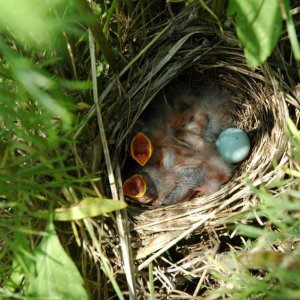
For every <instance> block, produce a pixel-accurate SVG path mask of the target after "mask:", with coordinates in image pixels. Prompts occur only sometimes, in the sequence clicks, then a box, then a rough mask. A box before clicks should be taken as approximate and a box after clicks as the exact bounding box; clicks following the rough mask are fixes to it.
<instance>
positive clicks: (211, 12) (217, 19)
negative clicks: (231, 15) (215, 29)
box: [199, 0, 223, 32]
mask: <svg viewBox="0 0 300 300" xmlns="http://www.w3.org/2000/svg"><path fill="white" fill-rule="evenodd" d="M199 2H200V4H201V6H202V7H203V8H204V9H205V10H207V11H208V13H209V14H210V15H211V16H212V17H213V18H214V19H215V20H216V22H217V23H218V26H219V28H220V31H221V32H223V27H222V24H221V22H220V20H219V18H218V16H217V15H216V14H215V12H214V11H213V10H211V9H210V8H209V7H208V6H207V4H206V3H205V1H204V0H199Z"/></svg>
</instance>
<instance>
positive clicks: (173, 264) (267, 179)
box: [91, 5, 298, 299]
mask: <svg viewBox="0 0 300 300" xmlns="http://www.w3.org/2000/svg"><path fill="white" fill-rule="evenodd" d="M201 20H204V18H202V17H201V13H200V11H199V9H198V6H197V5H193V6H189V7H188V8H187V9H186V11H184V12H183V13H181V14H180V15H178V16H177V17H176V18H175V19H174V20H173V21H172V22H171V23H168V24H164V25H162V27H161V28H160V30H158V31H157V34H156V36H155V37H154V40H153V41H152V42H151V43H150V44H148V45H147V46H146V48H145V49H144V50H142V51H141V52H140V54H139V56H138V58H137V59H135V60H134V61H133V62H132V63H131V64H130V65H129V66H128V68H127V69H126V72H123V73H122V74H121V75H122V77H121V78H120V79H118V80H117V79H114V80H113V81H112V83H111V85H110V86H109V87H108V88H107V89H106V90H105V91H104V93H103V94H102V96H101V97H100V98H102V99H104V98H105V99H106V102H103V103H104V104H105V105H103V117H104V123H105V128H106V129H107V137H108V140H109V142H110V154H111V157H112V161H113V162H114V167H115V169H116V170H118V169H122V166H123V162H124V159H125V155H126V154H125V153H127V152H126V150H124V149H128V142H129V140H130V133H131V129H132V127H133V126H134V124H135V122H136V121H137V120H138V118H139V116H140V115H141V113H142V112H143V111H144V110H145V109H147V105H148V104H149V103H150V102H151V101H152V100H153V99H154V98H155V96H156V95H157V94H158V93H159V92H160V91H162V90H163V89H164V88H165V87H166V86H167V85H169V84H170V83H171V82H172V81H174V80H180V78H183V77H184V76H186V74H189V76H192V77H193V78H197V80H199V81H209V82H212V83H216V84H218V85H221V86H223V87H225V88H226V89H228V90H229V91H230V93H231V94H232V95H233V98H234V102H235V103H236V106H237V111H236V113H235V115H236V123H237V125H238V127H240V128H242V129H244V130H245V131H246V132H247V133H248V134H249V136H250V139H251V154H250V156H249V157H248V158H247V159H246V160H245V161H243V162H242V163H241V164H240V165H238V166H237V167H236V168H235V170H234V176H233V177H232V179H231V180H230V181H229V182H228V183H227V184H225V185H224V186H223V187H222V189H221V190H220V191H218V192H217V193H215V194H213V195H211V196H196V197H194V198H193V199H192V200H190V201H188V202H185V203H180V204H176V205H172V206H168V207H161V208H156V209H150V208H147V207H139V206H133V205H130V206H129V207H128V210H127V214H128V220H129V224H130V232H131V239H132V240H131V247H132V248H133V251H134V258H135V265H136V266H137V269H138V270H139V271H141V272H140V273H136V279H137V282H138V284H139V286H140V289H141V290H143V289H145V290H147V289H148V287H147V286H146V284H145V280H144V277H145V272H144V271H142V270H143V269H144V268H145V267H147V266H148V264H149V262H151V261H154V260H155V261H156V264H155V266H154V275H155V278H156V282H157V287H158V288H157V291H156V292H157V299H160V297H159V294H161V295H163V294H164V293H163V292H162V291H166V290H168V291H173V292H170V293H171V294H170V297H171V298H172V299H190V298H191V297H192V295H191V294H193V293H191V292H190V291H189V292H183V291H180V286H181V285H182V286H184V284H183V283H182V284H181V282H182V280H183V278H191V279H195V278H196V279H197V280H200V281H199V284H200V285H199V286H201V285H205V286H208V285H213V283H211V282H210V283H209V282H208V280H209V279H208V277H207V274H206V270H207V269H209V268H210V265H209V262H208V261H207V259H206V258H207V256H209V255H211V256H214V254H215V253H216V252H217V251H219V252H220V251H223V250H224V247H223V246H221V244H222V243H223V244H226V243H227V242H228V241H229V237H228V230H227V228H226V226H225V225H222V220H223V219H224V218H227V217H231V216H234V215H235V214H238V213H240V212H241V211H245V210H249V209H251V207H252V206H253V205H255V204H256V202H257V198H256V196H255V195H254V194H253V193H252V191H251V186H259V185H260V184H262V183H268V184H269V183H271V182H272V181H275V180H276V179H278V178H280V177H281V176H282V175H283V173H282V172H281V168H280V167H282V166H283V165H285V164H287V163H288V143H287V138H286V135H285V131H284V128H285V126H286V119H287V116H288V115H289V114H290V111H291V110H292V109H293V108H294V107H297V105H298V104H297V102H296V100H295V99H294V98H293V97H292V96H291V95H290V94H289V92H290V91H289V88H288V86H287V85H286V84H285V83H284V81H283V80H282V78H281V76H280V74H278V73H276V72H275V71H274V70H273V69H272V68H271V67H270V66H268V65H267V64H265V65H264V66H262V67H261V68H256V69H250V68H249V67H248V66H247V64H246V62H245V59H244V55H243V52H242V50H241V48H240V47H239V45H238V42H237V40H236V38H235V36H234V33H233V32H232V31H231V30H225V31H224V32H223V33H221V32H220V30H219V28H216V27H215V26H214V25H212V24H211V23H209V22H208V21H207V18H206V22H202V21H201ZM124 74H125V75H126V76H125V75H124ZM125 77H126V79H125ZM96 143H97V144H96V145H97V146H94V148H95V147H96V148H97V151H94V154H93V155H92V158H91V160H92V161H91V165H92V169H94V170H95V169H101V170H104V169H105V161H104V159H103V156H102V153H101V149H100V151H99V139H98V138H96ZM95 153H96V154H95ZM275 161H276V164H277V167H276V168H275V169H274V162H275ZM119 184H120V181H119ZM103 189H104V190H105V191H106V194H107V195H109V185H108V184H107V183H106V182H105V181H103ZM114 226H115V225H114V224H113V225H112V228H110V229H107V231H105V230H104V231H105V232H108V238H109V239H110V241H109V244H110V246H111V248H112V249H115V250H113V251H116V252H117V250H116V247H117V246H116V245H117V244H118V238H117V237H115V235H114V232H115V231H117V230H116V229H115V228H114ZM102 235H103V233H102ZM233 236H234V233H233V234H232V237H233ZM175 245H176V251H175V252H176V255H175V258H174V260H173V261H171V260H169V259H167V258H166V256H163V255H162V254H163V253H165V251H167V250H169V249H174V247H173V246H175ZM172 247H173V248H172ZM222 247H223V249H222ZM170 251H171V255H172V250H170ZM115 256H116V258H117V260H118V259H120V256H119V255H117V254H115ZM116 271H117V272H122V270H121V262H120V261H118V262H116ZM159 286H161V288H159ZM185 286H186V285H185ZM196 291H197V289H196ZM145 293H146V292H145ZM172 293H173V294H172ZM194 294H195V292H194ZM161 297H162V298H164V297H163V296H161Z"/></svg>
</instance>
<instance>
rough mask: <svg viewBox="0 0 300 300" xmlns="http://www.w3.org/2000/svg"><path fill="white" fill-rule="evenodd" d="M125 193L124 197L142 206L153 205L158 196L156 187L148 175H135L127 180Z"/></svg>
mask: <svg viewBox="0 0 300 300" xmlns="http://www.w3.org/2000/svg"><path fill="white" fill-rule="evenodd" d="M123 191H124V195H126V196H127V197H129V198H131V199H133V200H136V201H137V202H139V203H142V204H148V203H151V202H152V201H153V200H155V199H156V196H157V190H156V187H155V185H154V183H153V181H152V180H151V179H150V178H149V177H148V176H147V174H145V175H142V174H135V175H133V176H131V177H130V178H129V179H127V180H125V182H124V184H123Z"/></svg>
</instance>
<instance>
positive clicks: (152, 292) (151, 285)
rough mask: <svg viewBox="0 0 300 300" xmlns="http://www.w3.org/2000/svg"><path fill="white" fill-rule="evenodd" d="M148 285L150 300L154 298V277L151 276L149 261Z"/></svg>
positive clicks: (151, 266)
mask: <svg viewBox="0 0 300 300" xmlns="http://www.w3.org/2000/svg"><path fill="white" fill-rule="evenodd" d="M149 285H150V300H155V290H154V278H153V263H152V261H151V262H150V263H149Z"/></svg>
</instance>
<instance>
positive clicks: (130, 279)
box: [89, 31, 136, 299]
mask: <svg viewBox="0 0 300 300" xmlns="http://www.w3.org/2000/svg"><path fill="white" fill-rule="evenodd" d="M89 47H90V56H91V66H92V81H93V96H94V104H95V107H96V114H97V121H98V127H99V131H100V137H101V142H102V145H103V151H104V157H105V163H106V167H107V173H108V179H109V183H110V188H111V193H112V198H113V200H116V201H118V200H119V197H118V190H117V185H116V181H115V176H114V173H113V167H112V162H111V158H110V154H109V150H108V144H107V139H106V135H105V130H104V125H103V120H102V115H101V111H100V107H99V103H98V88H97V73H96V58H95V46H94V41H93V35H92V32H91V31H89ZM117 226H118V231H119V238H120V243H121V249H122V259H123V263H124V272H125V275H126V280H127V285H128V290H129V297H130V299H136V295H135V282H134V276H133V269H132V268H131V266H132V265H131V263H130V258H129V257H130V252H129V250H128V248H129V247H130V245H129V243H130V238H129V235H128V231H126V230H125V229H124V226H123V222H122V215H121V213H120V212H117Z"/></svg>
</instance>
